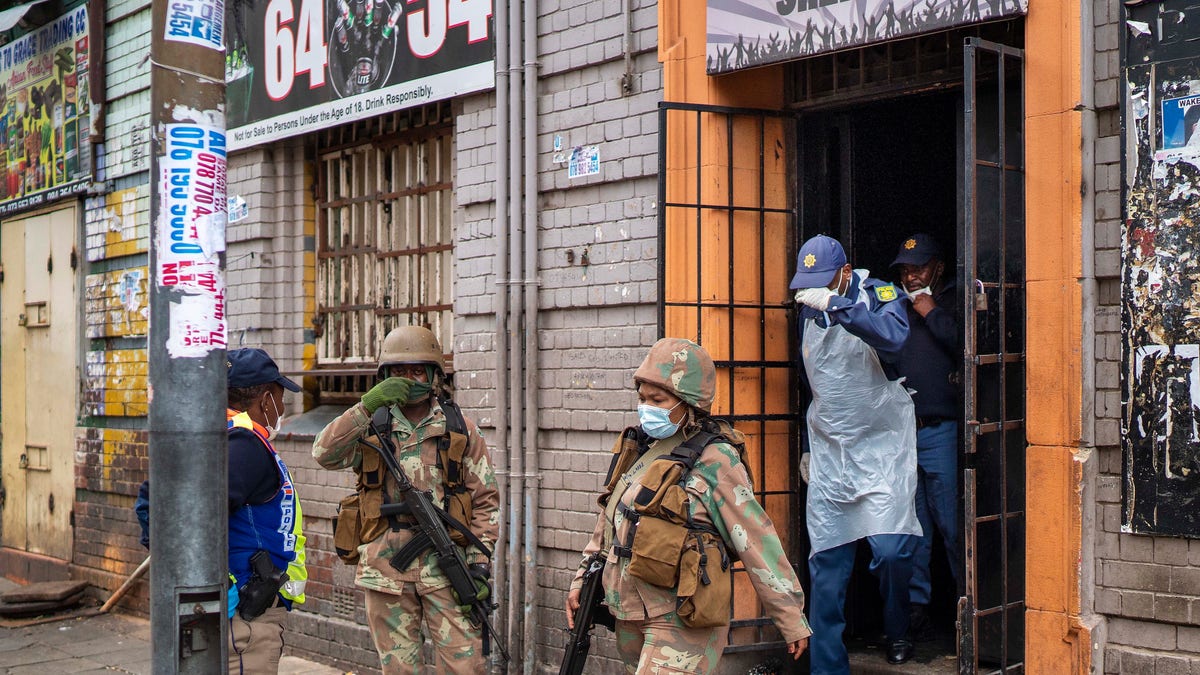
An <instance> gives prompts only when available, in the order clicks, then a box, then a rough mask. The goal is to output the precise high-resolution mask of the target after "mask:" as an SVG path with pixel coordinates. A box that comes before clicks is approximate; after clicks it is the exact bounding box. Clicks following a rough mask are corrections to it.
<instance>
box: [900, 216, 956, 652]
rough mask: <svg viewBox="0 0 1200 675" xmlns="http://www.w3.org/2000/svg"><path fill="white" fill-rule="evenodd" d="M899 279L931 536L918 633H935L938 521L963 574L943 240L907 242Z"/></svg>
mask: <svg viewBox="0 0 1200 675" xmlns="http://www.w3.org/2000/svg"><path fill="white" fill-rule="evenodd" d="M892 269H893V270H895V272H896V274H897V278H898V279H899V280H900V285H901V286H903V288H904V291H905V293H907V294H908V296H909V298H910V299H911V302H910V303H909V307H908V325H909V332H908V341H907V342H905V343H904V349H903V350H901V352H900V360H899V361H897V362H896V369H897V371H898V372H899V373H900V374H901V375H903V376H904V378H905V384H906V385H907V386H908V387H909V388H911V389H913V390H915V392H916V393H914V394H913V403H914V404H915V406H916V415H917V497H916V499H917V502H916V504H917V519H918V520H920V521H921V529H922V530H923V531H924V536H922V537H921V540H920V543H919V544H918V545H917V550H916V552H915V553H914V554H913V575H912V583H911V584H910V585H909V599H910V600H911V601H912V625H911V631H910V632H911V635H912V636H913V638H914V639H915V640H917V641H923V640H929V639H932V638H933V629H932V626H931V625H930V621H929V612H928V606H929V599H930V594H931V591H932V581H931V580H930V575H929V559H930V556H931V553H932V550H933V533H934V529H936V530H937V531H938V532H940V533H941V535H942V542H943V544H945V548H946V557H947V559H948V562H949V563H950V572H951V574H953V576H954V580H955V583H956V585H957V584H958V583H960V582H961V579H962V577H961V575H962V571H961V570H962V562H961V558H960V553H959V550H958V413H959V410H960V408H961V405H962V399H961V392H960V391H959V387H958V377H957V373H958V364H959V362H960V360H961V359H962V350H961V348H960V346H959V340H958V324H959V321H958V312H957V311H956V309H957V304H958V303H957V302H955V292H954V280H953V277H952V276H949V277H948V276H947V275H946V266H945V263H943V262H942V257H941V252H940V249H939V248H938V245H937V242H936V241H935V240H934V239H933V237H931V236H930V235H928V234H925V233H917V234H914V235H912V236H910V237H905V238H904V240H903V241H901V242H900V248H899V251H898V252H897V253H896V259H895V260H893V261H892Z"/></svg>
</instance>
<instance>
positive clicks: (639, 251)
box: [454, 0, 662, 673]
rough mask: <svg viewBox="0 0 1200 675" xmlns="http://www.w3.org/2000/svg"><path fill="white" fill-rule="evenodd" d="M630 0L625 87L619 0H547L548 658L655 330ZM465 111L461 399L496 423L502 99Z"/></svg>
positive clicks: (637, 17)
mask: <svg viewBox="0 0 1200 675" xmlns="http://www.w3.org/2000/svg"><path fill="white" fill-rule="evenodd" d="M633 6H634V10H633V26H634V41H633V42H634V48H635V57H634V60H633V71H634V77H633V80H632V82H633V88H632V93H630V94H629V95H625V94H623V92H622V88H621V78H622V76H623V75H624V73H625V66H624V62H623V60H622V51H621V43H622V33H623V29H624V23H623V19H622V16H621V2H619V1H618V0H590V1H577V2H559V1H557V0H550V1H548V2H541V3H539V5H538V9H539V12H540V14H539V18H538V32H539V34H540V36H541V39H540V44H539V61H540V63H541V70H540V73H541V80H540V82H539V85H538V87H539V88H538V92H539V100H538V125H537V128H538V137H537V167H538V186H539V197H538V204H539V212H540V220H539V224H538V225H539V231H538V272H537V277H538V281H539V290H538V305H539V312H540V314H539V317H538V327H539V331H538V335H539V340H538V342H539V356H538V359H539V368H540V372H539V376H538V395H537V402H538V409H539V411H540V418H539V426H540V429H541V431H540V433H539V435H538V457H539V462H540V467H539V472H540V474H541V477H542V480H541V489H540V500H539V504H538V507H539V508H538V511H539V518H540V519H541V522H540V526H539V528H538V533H539V534H538V545H539V552H538V555H539V568H538V573H537V574H536V578H537V579H538V580H539V581H540V585H539V588H538V589H537V598H538V607H537V609H536V612H537V617H538V626H539V629H538V634H537V635H536V636H535V640H536V642H537V644H538V645H539V647H538V665H537V668H536V670H537V671H538V672H542V671H544V670H545V669H547V668H557V665H558V663H559V661H560V659H561V656H562V651H561V649H562V645H563V642H564V636H565V632H564V630H563V628H564V627H565V619H564V615H563V609H562V607H563V601H564V599H565V597H566V589H567V586H568V585H569V583H570V579H571V577H572V575H573V574H574V570H575V568H576V566H577V565H578V561H579V551H581V550H582V549H583V546H584V545H585V544H586V543H587V539H588V537H589V535H590V533H591V531H592V529H593V527H594V525H595V518H596V515H595V514H596V510H595V509H596V507H595V495H596V491H597V490H598V489H599V487H600V482H601V481H602V480H603V476H604V471H605V470H606V469H607V468H608V461H609V456H608V455H609V450H610V449H611V447H612V442H613V438H614V432H617V431H620V430H621V429H623V428H624V427H625V426H626V425H628V424H629V423H630V421H631V419H632V411H633V410H634V408H635V406H636V400H635V396H634V393H633V391H632V389H631V386H632V384H633V371H634V369H635V368H636V367H637V366H638V364H639V363H640V362H641V359H642V358H643V357H644V356H645V353H646V348H647V347H649V346H650V345H651V344H652V343H653V342H654V340H655V339H657V337H658V336H657V314H656V306H655V303H656V300H657V292H658V291H657V256H658V242H657V219H656V217H657V214H656V212H655V206H656V195H657V184H656V180H657V172H658V155H657V142H658V136H657V131H658V118H657V105H658V102H659V101H660V100H661V99H662V92H661V68H660V66H659V64H658V62H657V60H656V55H655V52H654V51H653V50H654V49H655V46H656V42H657V8H656V5H655V3H653V2H649V1H648V0H637V1H635V2H633ZM455 124H456V128H455V132H456V142H457V146H456V158H457V162H458V171H457V174H456V184H455V194H456V197H457V201H458V207H459V215H458V217H459V218H460V219H459V220H456V225H457V236H458V244H457V248H456V252H455V253H456V258H457V263H458V278H457V281H456V286H455V291H456V292H455V314H456V323H455V345H454V351H455V366H456V368H457V369H458V372H459V375H457V377H456V385H457V387H458V395H457V398H458V400H459V402H460V403H461V404H462V405H463V406H464V408H465V409H466V410H467V412H468V414H470V415H472V416H473V417H474V418H475V419H476V420H478V421H479V423H480V425H481V426H482V427H484V429H483V430H484V433H485V435H488V434H490V433H491V432H492V430H493V429H494V426H495V419H494V418H495V407H494V406H495V378H496V373H495V364H496V352H495V341H494V331H495V314H494V312H495V305H494V304H493V303H494V299H495V295H494V294H495V293H497V292H506V289H507V287H506V286H504V285H498V284H497V282H498V281H502V280H499V279H497V278H496V274H495V270H496V258H495V245H496V244H495V238H494V230H493V224H494V221H493V219H494V217H495V205H494V203H493V202H492V201H491V200H492V199H494V190H495V184H494V180H495V166H494V165H493V162H494V150H495V148H494V138H495V134H496V133H497V132H498V130H496V129H495V128H494V124H495V99H494V97H492V96H487V97H475V98H472V99H468V100H467V101H465V102H464V106H463V109H462V111H461V113H460V114H459V115H458V117H457V119H456V121H455ZM479 131H485V132H486V133H477V132H479ZM502 131H503V130H499V132H502ZM556 137H558V138H559V139H561V145H562V147H563V149H564V154H569V152H570V149H571V148H572V147H574V146H579V145H597V146H599V150H600V159H601V173H600V175H597V176H589V177H586V178H579V179H575V180H569V179H568V177H567V166H566V164H565V163H559V162H556V161H555V159H556V157H555V150H554V146H555V139H556ZM585 259H586V261H587V264H584V260H585ZM518 395H520V393H519V392H518ZM489 440H493V439H490V438H489ZM493 445H494V441H493ZM600 633H601V636H600V638H599V640H598V641H597V644H596V645H595V646H594V647H593V650H592V654H593V655H594V657H593V659H590V660H589V665H588V669H589V672H596V673H617V672H621V671H620V668H619V667H618V664H617V662H616V661H615V660H613V659H612V658H611V656H612V655H614V654H615V653H616V648H615V644H614V643H613V641H612V640H611V639H609V637H608V635H609V634H607V633H606V632H605V631H600ZM595 657H599V658H595ZM605 657H609V658H605Z"/></svg>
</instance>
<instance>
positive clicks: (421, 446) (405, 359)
mask: <svg viewBox="0 0 1200 675" xmlns="http://www.w3.org/2000/svg"><path fill="white" fill-rule="evenodd" d="M379 371H380V376H381V377H386V378H387V379H384V380H383V381H381V382H380V383H379V384H377V385H376V386H375V387H374V388H372V389H371V390H370V391H369V392H367V393H366V394H364V395H363V397H362V401H361V402H360V403H358V404H356V405H355V406H354V407H352V408H350V409H349V410H347V411H346V412H345V413H343V414H342V415H341V416H340V417H338V418H337V419H335V420H333V421H332V422H330V423H329V425H328V426H326V427H325V429H323V430H322V431H321V433H320V434H319V435H318V436H317V438H316V440H315V441H314V442H313V457H314V458H315V459H316V460H317V462H318V463H319V464H320V465H321V466H323V467H325V468H326V469H344V468H354V469H356V470H357V469H360V468H361V467H362V463H363V453H364V451H365V452H368V453H369V452H373V451H372V450H368V449H366V448H365V447H364V446H363V445H362V444H360V443H359V442H358V440H359V438H362V437H364V436H368V435H370V434H371V432H370V431H369V427H368V422H369V421H370V419H371V417H372V415H373V414H374V413H375V411H376V410H377V409H378V408H380V407H381V406H387V407H388V408H389V409H390V410H391V415H390V416H389V417H390V419H391V421H392V427H391V438H392V443H393V445H394V446H395V447H396V452H397V459H398V460H399V463H400V466H401V467H403V468H404V471H405V473H406V474H408V477H409V479H410V480H411V481H412V483H413V487H415V488H416V489H418V490H426V491H429V492H431V493H432V495H433V501H434V503H435V504H437V505H438V506H439V507H443V508H445V507H446V494H445V489H444V481H445V477H444V476H443V466H442V463H441V462H440V461H439V460H440V457H439V440H441V439H442V437H443V436H446V435H447V434H448V433H449V432H448V430H447V421H446V414H445V412H444V411H443V407H442V404H443V402H444V403H445V404H446V405H453V404H452V403H449V402H448V401H445V400H444V399H443V401H442V402H439V400H438V399H437V398H436V397H435V396H433V395H432V393H431V392H434V391H441V389H442V385H443V382H442V378H443V377H444V365H443V359H442V349H441V346H440V345H439V344H438V342H437V338H435V337H434V335H433V333H432V332H430V331H429V330H428V329H426V328H421V327H414V326H406V327H402V328H397V329H395V330H393V331H392V332H390V333H389V334H388V335H387V337H386V338H384V342H383V349H382V350H381V354H380V367H379ZM464 421H465V423H466V434H467V436H468V438H469V441H468V444H467V447H466V450H465V452H464V454H463V459H462V473H463V485H464V486H465V488H466V491H467V492H466V494H469V495H470V501H471V504H472V507H473V508H472V511H471V516H470V518H469V520H470V522H467V523H464V524H465V525H466V526H467V527H468V528H469V529H470V530H471V532H472V533H473V534H474V535H475V536H476V537H478V538H479V539H480V540H482V542H483V543H484V544H485V545H486V546H487V548H488V549H489V550H490V549H491V548H492V547H493V546H494V543H495V541H496V536H497V530H498V527H499V513H498V510H497V509H498V506H499V492H498V491H497V489H496V477H495V474H494V473H493V471H492V462H491V458H490V457H489V455H488V448H487V444H486V442H485V441H484V439H483V435H482V434H481V433H480V432H479V429H478V427H477V426H476V425H475V423H474V422H473V421H471V420H470V419H466V418H465V417H464ZM383 489H384V491H385V495H384V496H385V501H387V502H388V503H398V502H401V501H403V499H402V498H401V496H400V493H399V491H398V490H397V489H396V485H395V482H394V481H393V480H391V478H390V477H388V478H386V479H384V487H383ZM390 525H391V526H389V527H387V528H386V530H385V531H384V533H383V534H382V535H380V536H378V537H377V538H375V539H374V540H373V541H369V542H367V543H364V544H362V545H361V546H360V547H359V562H358V570H357V574H356V576H355V584H356V585H358V586H359V587H361V588H363V589H364V591H365V595H366V609H367V621H368V627H369V628H370V630H371V637H372V639H373V640H374V642H375V649H376V650H377V651H378V652H379V658H380V662H381V664H382V665H383V671H384V672H385V673H414V672H418V671H419V670H420V669H421V645H422V642H423V640H422V637H421V631H422V628H423V629H424V632H425V634H426V635H427V636H428V637H429V638H430V639H431V640H432V641H433V645H434V648H435V651H436V653H437V660H438V663H437V672H439V673H471V674H473V675H477V674H478V673H481V672H483V670H484V659H483V654H482V641H481V631H480V627H478V626H473V625H471V623H470V622H469V621H468V620H467V617H466V616H465V615H464V613H463V611H462V610H461V609H460V608H459V604H460V603H459V602H458V601H457V600H456V598H455V596H454V593H453V591H452V589H451V588H450V582H449V580H448V579H447V578H446V576H445V574H443V573H442V571H441V569H440V568H439V567H438V565H437V561H436V559H435V556H434V552H433V550H432V548H431V549H430V550H429V551H428V552H426V553H425V554H423V555H421V556H420V557H418V558H417V559H416V560H415V561H414V562H413V563H412V564H411V565H409V567H408V568H407V569H405V570H404V571H402V572H400V571H396V570H395V569H393V568H392V566H391V565H390V564H389V561H390V559H391V558H392V556H394V555H395V554H396V552H397V551H398V550H399V549H400V548H401V547H402V546H403V545H404V544H405V543H406V542H408V541H409V540H410V539H411V538H412V537H413V532H414V531H413V530H412V529H411V527H412V522H411V519H410V518H405V517H398V518H397V520H396V521H393V522H392V523H391V524H390ZM464 556H465V559H466V562H467V563H468V565H469V566H470V567H471V573H472V576H474V577H477V578H479V577H484V578H486V576H490V569H489V567H488V566H489V564H490V563H489V558H488V555H487V554H485V553H483V552H481V551H479V550H477V548H476V547H474V546H470V547H467V548H465V549H464Z"/></svg>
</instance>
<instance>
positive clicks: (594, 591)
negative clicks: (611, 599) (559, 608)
mask: <svg viewBox="0 0 1200 675" xmlns="http://www.w3.org/2000/svg"><path fill="white" fill-rule="evenodd" d="M605 560H606V553H605V552H604V551H597V552H595V553H593V554H592V555H591V556H589V557H588V559H587V560H586V561H584V565H586V567H585V569H584V572H583V590H582V591H581V592H580V594H579V607H578V608H576V609H575V628H573V629H571V631H570V635H569V637H568V638H567V648H566V651H565V652H563V662H562V666H561V667H559V669H558V675H579V674H580V673H582V672H583V664H584V662H585V661H587V656H588V651H590V650H591V648H592V627H593V626H595V625H597V624H599V625H601V626H604V627H605V628H608V629H609V630H614V627H615V625H616V622H615V621H614V620H613V615H612V614H611V613H610V612H609V611H608V607H606V606H605V605H604V579H603V577H604V564H605Z"/></svg>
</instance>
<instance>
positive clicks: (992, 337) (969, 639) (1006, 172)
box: [958, 38, 1026, 674]
mask: <svg viewBox="0 0 1200 675" xmlns="http://www.w3.org/2000/svg"><path fill="white" fill-rule="evenodd" d="M963 58H964V61H965V64H964V65H965V72H964V75H965V77H964V105H963V150H964V152H963V181H962V185H963V214H962V221H961V223H960V226H961V232H960V237H959V246H960V250H959V257H958V260H959V262H958V274H959V276H958V281H959V288H961V289H963V293H962V300H963V316H964V317H966V320H965V321H964V322H963V323H964V354H963V389H964V391H965V392H966V395H965V396H964V397H963V414H964V417H963V419H964V425H963V468H962V473H963V520H962V523H963V553H964V556H963V560H964V568H965V569H964V580H963V581H964V585H965V589H964V593H963V595H962V597H961V598H960V600H959V612H958V622H959V625H958V628H959V643H958V648H959V649H958V651H959V672H960V673H964V674H967V673H978V672H987V673H1008V672H1023V671H1024V656H1025V655H1024V627H1025V617H1024V612H1025V586H1024V581H1025V580H1024V574H1025V562H1024V556H1025V528H1026V517H1025V473H1024V471H1025V446H1026V438H1025V419H1024V418H1025V343H1024V340H1025V330H1024V328H1025V318H1024V317H1025V248H1024V241H1025V238H1024V229H1025V225H1024V184H1025V170H1024V166H1025V162H1024V146H1023V144H1024V126H1023V125H1024V98H1023V97H1024V67H1023V60H1022V59H1023V50H1021V49H1017V48H1014V47H1009V46H1006V45H1001V44H998V43H994V42H988V41H985V40H980V39H978V38H969V39H967V41H966V47H965V50H964V54H963ZM1014 131H1015V132H1016V138H1014V137H1013V132H1014Z"/></svg>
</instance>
